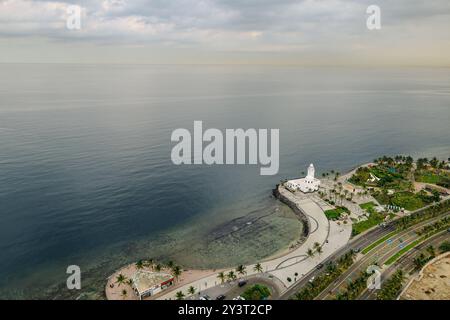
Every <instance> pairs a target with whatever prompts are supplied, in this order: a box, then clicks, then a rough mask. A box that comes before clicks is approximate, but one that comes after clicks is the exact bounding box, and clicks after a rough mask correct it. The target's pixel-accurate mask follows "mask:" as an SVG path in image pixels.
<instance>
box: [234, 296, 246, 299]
mask: <svg viewBox="0 0 450 320" xmlns="http://www.w3.org/2000/svg"><path fill="white" fill-rule="evenodd" d="M233 300H245V299H244V298H243V297H241V296H237V297H236V298H233Z"/></svg>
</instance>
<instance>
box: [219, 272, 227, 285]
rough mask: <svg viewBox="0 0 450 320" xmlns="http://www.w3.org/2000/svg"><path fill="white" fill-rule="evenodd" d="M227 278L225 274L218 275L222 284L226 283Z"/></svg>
mask: <svg viewBox="0 0 450 320" xmlns="http://www.w3.org/2000/svg"><path fill="white" fill-rule="evenodd" d="M226 277H227V276H226V275H225V273H223V272H219V274H218V275H217V278H219V279H220V281H221V283H224V281H225V278H226Z"/></svg>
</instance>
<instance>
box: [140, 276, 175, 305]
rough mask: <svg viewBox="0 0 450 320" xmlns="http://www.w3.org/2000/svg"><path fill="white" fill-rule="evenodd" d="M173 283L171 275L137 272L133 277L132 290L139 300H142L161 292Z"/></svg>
mask: <svg viewBox="0 0 450 320" xmlns="http://www.w3.org/2000/svg"><path fill="white" fill-rule="evenodd" d="M173 282H174V278H173V276H172V275H171V274H168V273H164V272H149V271H141V270H139V271H136V273H135V274H134V275H133V278H132V288H133V289H134V292H135V293H136V295H137V296H138V297H139V300H142V299H143V298H145V297H149V296H152V295H155V294H157V293H159V292H161V291H162V290H164V289H166V288H167V287H169V286H171V285H172V284H173Z"/></svg>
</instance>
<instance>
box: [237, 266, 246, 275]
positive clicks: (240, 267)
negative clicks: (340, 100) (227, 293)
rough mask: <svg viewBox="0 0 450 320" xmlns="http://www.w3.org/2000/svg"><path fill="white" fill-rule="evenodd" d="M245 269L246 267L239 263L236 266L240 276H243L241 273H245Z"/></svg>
mask: <svg viewBox="0 0 450 320" xmlns="http://www.w3.org/2000/svg"><path fill="white" fill-rule="evenodd" d="M245 269H246V267H245V266H244V265H242V264H241V265H239V266H238V267H237V268H236V272H237V273H238V274H240V275H241V276H243V275H245V274H247V271H246V270H245Z"/></svg>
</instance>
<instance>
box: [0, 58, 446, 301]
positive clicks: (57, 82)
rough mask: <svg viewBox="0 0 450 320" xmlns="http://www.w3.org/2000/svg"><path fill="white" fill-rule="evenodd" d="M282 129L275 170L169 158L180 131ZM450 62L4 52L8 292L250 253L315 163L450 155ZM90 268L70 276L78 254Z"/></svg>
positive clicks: (284, 235) (0, 222) (99, 293)
mask: <svg viewBox="0 0 450 320" xmlns="http://www.w3.org/2000/svg"><path fill="white" fill-rule="evenodd" d="M194 121H203V126H204V128H205V129H207V128H217V129H219V130H225V129H237V128H243V129H249V128H254V129H257V130H258V129H279V132H280V140H279V147H280V156H279V165H280V167H279V172H278V174H276V175H272V176H262V175H260V166H259V165H178V166H177V165H174V164H173V162H172V161H171V150H172V148H173V147H174V145H175V143H173V142H172V141H171V134H172V132H173V131H174V130H176V129H178V128H185V129H188V130H189V131H191V132H192V130H193V124H194ZM449 124H450V69H449V68H369V67H367V68H362V67H358V68H356V67H355V68H344V67H333V68H331V67H298V66H242V65H239V66H237V65H106V64H99V65H90V64H0V275H1V277H0V298H3V299H103V298H104V293H103V292H104V286H105V284H106V279H107V277H108V276H109V275H110V274H111V273H113V272H114V271H115V270H117V269H118V268H120V267H122V266H124V265H126V264H128V263H132V262H134V261H137V260H139V259H149V258H152V259H154V260H157V261H161V262H167V261H169V260H170V261H174V262H175V263H177V264H179V265H180V266H182V267H183V268H184V269H190V268H201V269H206V268H213V269H214V268H220V267H228V266H235V265H237V264H241V263H252V262H256V261H259V260H261V259H264V258H267V257H269V256H271V255H275V254H279V253H280V252H282V251H283V250H286V248H288V247H289V246H290V245H292V244H293V243H295V241H297V240H298V238H299V237H300V235H301V233H302V225H301V223H300V222H299V221H298V219H296V217H295V215H294V214H293V213H292V212H291V211H290V210H289V209H288V208H287V207H285V206H284V205H282V204H281V203H279V202H278V201H277V200H276V199H274V198H273V196H272V193H271V191H272V189H273V188H274V187H275V185H276V184H277V183H279V182H280V181H281V180H284V179H287V178H293V177H299V176H302V175H303V174H304V172H305V171H306V169H307V166H308V165H309V164H310V163H313V164H314V165H315V168H316V173H317V175H319V176H320V175H321V174H322V173H325V172H329V171H330V170H335V171H339V172H345V171H347V170H350V169H352V168H354V167H355V166H357V165H359V164H362V163H366V162H369V161H372V160H373V159H375V158H377V157H380V156H382V155H397V154H403V155H412V156H413V157H415V158H417V157H429V158H430V157H433V156H436V157H438V158H440V159H447V158H449V157H450V139H449V137H450V125H449ZM71 265H76V266H79V267H80V269H81V279H82V285H81V286H82V288H81V290H69V289H68V288H67V286H66V279H67V277H68V276H69V275H68V274H67V273H66V271H67V268H68V266H71Z"/></svg>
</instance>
